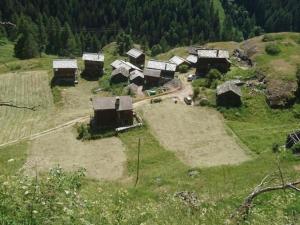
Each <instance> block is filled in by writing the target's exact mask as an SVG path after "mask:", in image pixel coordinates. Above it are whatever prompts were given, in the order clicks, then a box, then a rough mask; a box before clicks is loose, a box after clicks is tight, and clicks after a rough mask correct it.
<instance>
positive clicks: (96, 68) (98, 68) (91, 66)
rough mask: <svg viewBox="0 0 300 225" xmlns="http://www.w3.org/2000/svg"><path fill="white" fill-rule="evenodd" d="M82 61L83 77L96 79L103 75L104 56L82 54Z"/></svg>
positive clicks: (99, 54)
mask: <svg viewBox="0 0 300 225" xmlns="http://www.w3.org/2000/svg"><path fill="white" fill-rule="evenodd" d="M82 60H83V61H84V71H83V74H84V75H85V76H92V77H98V76H101V75H102V74H103V66H104V55H103V54H102V53H84V54H83V55H82Z"/></svg>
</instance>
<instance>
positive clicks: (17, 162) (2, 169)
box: [0, 142, 28, 176]
mask: <svg viewBox="0 0 300 225" xmlns="http://www.w3.org/2000/svg"><path fill="white" fill-rule="evenodd" d="M27 147H28V144H27V143H26V142H22V143H19V144H16V145H11V146H7V147H3V148H0V175H5V176H9V175H14V174H15V173H16V172H18V170H19V169H20V168H21V167H22V166H23V164H24V163H25V162H26V157H27Z"/></svg>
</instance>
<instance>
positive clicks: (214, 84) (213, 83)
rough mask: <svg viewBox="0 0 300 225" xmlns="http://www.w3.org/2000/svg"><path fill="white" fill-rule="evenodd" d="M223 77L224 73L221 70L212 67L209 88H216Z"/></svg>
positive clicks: (208, 76) (209, 73)
mask: <svg viewBox="0 0 300 225" xmlns="http://www.w3.org/2000/svg"><path fill="white" fill-rule="evenodd" d="M221 78H222V74H221V73H220V71H219V70H216V69H211V70H210V71H209V72H208V74H207V87H208V88H216V87H217V80H220V79H221Z"/></svg>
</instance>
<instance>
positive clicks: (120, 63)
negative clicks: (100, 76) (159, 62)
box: [110, 59, 142, 71]
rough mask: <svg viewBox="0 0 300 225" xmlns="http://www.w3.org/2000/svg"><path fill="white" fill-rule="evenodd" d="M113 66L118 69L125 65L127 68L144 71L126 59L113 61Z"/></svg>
mask: <svg viewBox="0 0 300 225" xmlns="http://www.w3.org/2000/svg"><path fill="white" fill-rule="evenodd" d="M110 65H111V66H112V67H114V68H116V69H118V68H120V67H124V68H126V69H127V70H132V69H134V70H139V71H142V70H141V69H140V68H138V67H137V66H135V65H133V64H132V63H130V62H126V61H123V60H119V59H117V60H115V61H113V62H112V63H111V64H110Z"/></svg>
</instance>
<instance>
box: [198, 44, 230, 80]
mask: <svg viewBox="0 0 300 225" xmlns="http://www.w3.org/2000/svg"><path fill="white" fill-rule="evenodd" d="M197 53H198V60H197V65H196V68H197V74H200V75H201V74H206V73H208V71H209V70H210V69H218V70H219V71H220V72H221V73H226V72H228V71H229V69H230V66H231V62H230V61H229V52H228V51H225V50H219V49H198V50H197Z"/></svg>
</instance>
